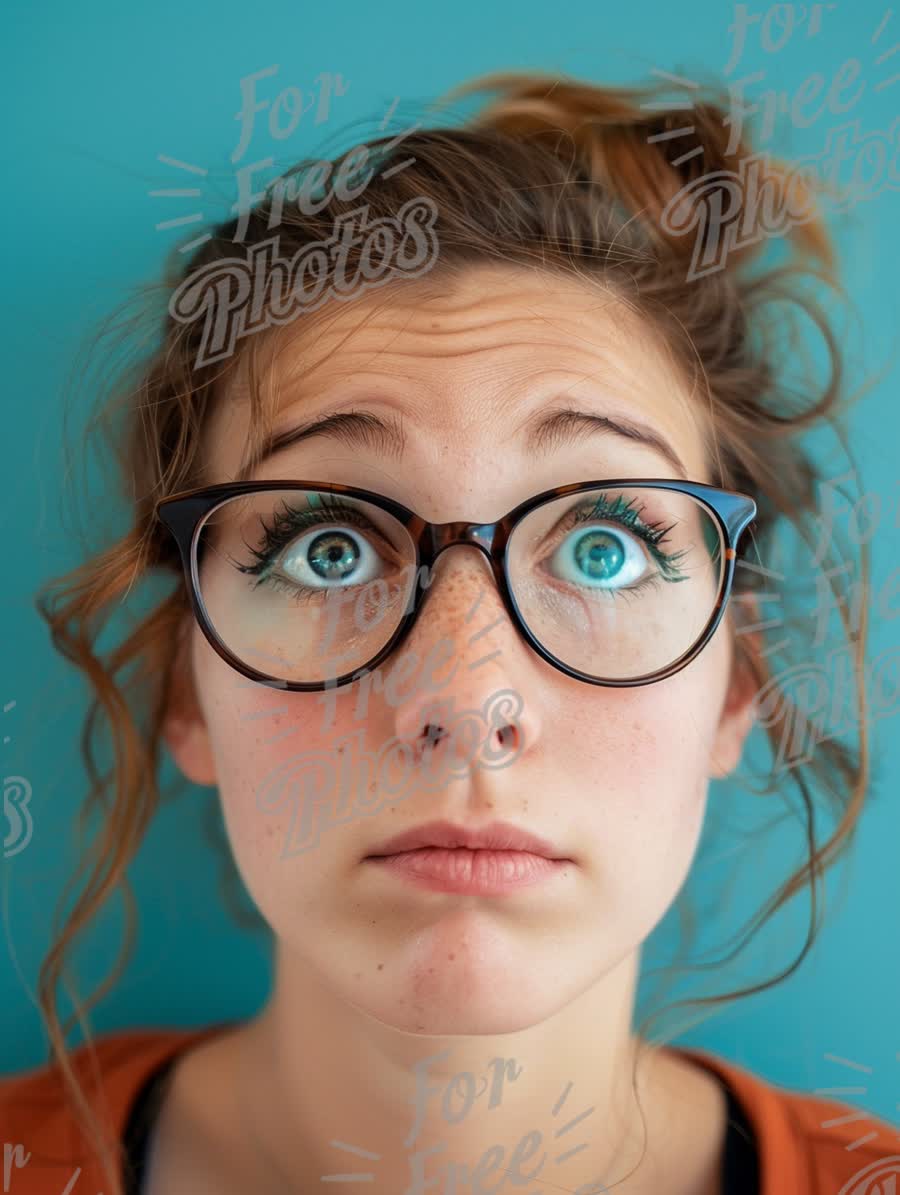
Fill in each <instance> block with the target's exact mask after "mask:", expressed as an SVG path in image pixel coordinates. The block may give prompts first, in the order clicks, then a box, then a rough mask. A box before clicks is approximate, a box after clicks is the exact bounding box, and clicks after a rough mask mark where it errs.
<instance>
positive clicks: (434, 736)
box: [425, 722, 447, 747]
mask: <svg viewBox="0 0 900 1195" xmlns="http://www.w3.org/2000/svg"><path fill="white" fill-rule="evenodd" d="M446 737H447V732H446V730H444V728H443V726H437V725H436V724H435V723H434V722H429V723H428V724H427V725H426V727H425V742H426V743H427V744H428V746H430V747H433V746H434V744H435V743H437V742H439V741H440V740H441V739H443V738H446Z"/></svg>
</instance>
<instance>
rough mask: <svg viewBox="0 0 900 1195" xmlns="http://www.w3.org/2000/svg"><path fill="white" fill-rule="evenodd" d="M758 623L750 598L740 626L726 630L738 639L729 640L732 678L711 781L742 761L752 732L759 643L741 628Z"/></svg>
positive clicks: (716, 741)
mask: <svg viewBox="0 0 900 1195" xmlns="http://www.w3.org/2000/svg"><path fill="white" fill-rule="evenodd" d="M732 609H733V607H732ZM729 613H731V612H730V611H729ZM758 622H759V609H758V604H757V602H756V599H755V598H753V597H749V598H748V599H746V606H745V607H744V608H743V610H742V614H741V619H740V623H739V625H738V626H737V627H735V628H734V629H731V628H729V630H730V633H731V634H732V635H734V631H735V630H736V631H738V632H739V635H738V637H737V638H735V639H733V640H732V649H731V678H730V680H729V684H728V691H727V693H726V694H725V701H724V703H723V705H722V712H721V716H720V718H719V725H718V728H717V730H716V735H715V739H714V741H713V746H712V749H711V751H710V755H709V763H710V770H709V776H710V779H711V780H724V779H725V777H726V776H730V775H731V773H732V772H733V771H734V770H735V768H736V767H737V766H738V764H739V763H740V761H741V756H742V755H743V753H744V745H745V743H746V741H747V736H748V735H749V733H750V731H751V730H752V729H753V723H754V721H755V718H756V696H757V679H756V676H755V675H754V671H753V668H752V667H751V666H750V662H749V661H750V659H752V658H753V653H755V652H756V651H757V650H758V648H759V647H760V642H759V634H758V632H746V631H743V628H744V627H749V626H750V625H751V624H753V623H758ZM729 623H733V618H730V619H729ZM738 640H739V641H740V642H739V645H738Z"/></svg>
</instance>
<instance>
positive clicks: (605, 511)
mask: <svg viewBox="0 0 900 1195" xmlns="http://www.w3.org/2000/svg"><path fill="white" fill-rule="evenodd" d="M319 501H320V505H319V506H317V507H316V508H315V509H311V510H302V511H301V510H295V509H293V508H292V507H290V506H288V505H287V504H285V508H284V510H283V511H282V512H281V513H280V514H278V515H277V517H276V518H275V520H274V522H272V523H266V522H265V520H263V519H262V518H261V519H260V524H261V526H262V531H263V536H264V538H263V543H262V546H261V547H259V548H254V547H251V546H250V545H249V544H248V545H247V548H248V550H249V551H250V553H251V554H252V555H253V557H254V558H255V561H256V562H255V563H254V564H252V565H244V564H239V563H238V562H237V561H235V562H234V565H235V568H237V569H238V571H239V572H242V573H247V574H248V575H250V576H257V577H259V581H258V584H260V585H262V584H269V585H271V586H272V587H273V588H274V589H282V590H285V591H287V592H289V593H292V594H293V595H294V597H295V598H296V600H297V601H299V602H303V601H311V600H312V599H313V598H315V597H317V596H319V595H320V594H321V593H323V592H324V589H316V588H314V587H311V586H309V587H308V586H304V585H301V584H300V583H299V582H297V581H290V582H288V581H285V580H283V579H282V578H280V577H277V576H272V577H269V576H266V575H265V574H266V570H267V569H269V568H270V567H271V566H272V562H273V561H274V559H275V557H276V556H277V555H278V553H279V552H281V551H282V550H283V549H284V548H285V547H287V546H288V544H290V543H291V542H292V541H293V540H294V539H295V538H296V536H297V535H298V533H299V532H301V531H307V530H309V528H311V527H318V526H320V525H322V524H330V523H337V522H340V523H344V524H347V523H349V524H350V525H351V526H354V527H358V528H359V529H360V530H362V531H365V532H366V533H367V534H368V535H371V534H372V533H374V534H375V535H376V536H377V537H378V538H379V539H380V540H381V542H382V544H386V545H388V546H389V547H393V545H390V544H389V543H388V541H387V540H386V539H385V537H384V536H383V535H382V534H381V532H379V531H378V529H377V528H376V527H374V526H373V524H372V523H371V521H370V520H369V519H367V518H366V517H365V515H363V514H361V513H360V511H358V510H357V509H356V508H355V507H352V506H348V505H347V504H346V503H345V502H343V501H342V500H341V499H340V498H336V499H335V498H330V497H329V496H328V495H326V494H321V495H320V498H319ZM633 503H634V499H632V500H631V501H629V502H624V503H623V502H622V499H621V497H617V498H616V499H615V501H614V502H613V503H608V502H607V500H606V498H605V497H603V496H601V497H600V498H598V499H596V500H595V501H594V502H593V503H589V504H586V505H582V506H575V507H572V509H571V510H569V511H568V512H567V513H566V514H565V515H564V516H563V517H562V519H561V520H560V521H559V523H557V525H556V527H555V528H554V529H553V532H552V534H553V537H554V541H553V542H554V545H555V544H556V543H557V542H558V541H559V540H561V539H563V538H564V536H565V535H566V534H567V533H568V532H569V531H571V530H572V529H573V528H574V527H576V526H577V525H578V524H579V523H583V522H591V521H593V520H595V519H599V518H602V519H608V520H612V521H613V522H616V523H618V524H619V525H620V526H622V527H624V528H625V530H626V531H629V532H632V533H633V534H635V535H637V536H638V537H639V538H640V539H641V540H642V541H643V542H644V543H645V544H646V546H647V548H648V550H649V551H650V554H651V556H652V557H653V559H654V560H655V561H656V563H657V565H658V566H659V568H660V570H661V571H662V572H663V573H664V574H668V575H667V576H666V577H665V580H667V581H683V580H685V576H684V574H682V573H679V571H678V570H677V569H676V568H675V567H674V565H675V561H676V560H679V559H680V558H681V557H682V556H683V555H684V554H685V553H684V552H683V551H682V552H675V553H666V552H663V551H661V550H660V545H661V544H664V543H666V542H667V534H668V532H669V531H671V529H672V527H673V526H674V524H670V525H669V526H668V527H663V525H662V524H661V523H656V522H652V521H650V520H644V519H642V518H641V513H642V511H643V509H644V508H643V507H641V510H640V511H637V510H634V509H633ZM394 550H395V551H396V549H394ZM658 582H659V577H658V576H654V577H646V578H644V580H643V581H641V582H640V583H639V584H637V585H632V586H630V587H627V588H623V589H617V590H616V589H609V590H599V591H598V592H608V593H610V594H613V595H614V596H621V595H623V594H625V593H628V592H629V590H630V591H631V592H636V591H638V590H640V589H643V588H644V587H645V586H647V585H654V584H658ZM355 588H360V589H362V588H365V585H364V584H363V585H359V586H354V585H346V586H343V587H342V590H343V591H347V592H352V590H353V589H355Z"/></svg>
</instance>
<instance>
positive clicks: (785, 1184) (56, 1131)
mask: <svg viewBox="0 0 900 1195" xmlns="http://www.w3.org/2000/svg"><path fill="white" fill-rule="evenodd" d="M231 1027H232V1026H231V1025H226V1024H221V1025H211V1026H207V1027H205V1028H203V1029H181V1030H173V1029H147V1030H134V1029H130V1030H123V1031H120V1032H117V1033H109V1034H104V1035H103V1036H100V1037H98V1038H97V1041H96V1050H97V1055H98V1059H99V1063H100V1071H101V1075H102V1080H103V1092H104V1097H105V1104H106V1109H107V1111H106V1116H107V1120H108V1123H109V1124H110V1125H111V1127H112V1128H113V1129H114V1131H115V1133H116V1134H117V1135H118V1137H119V1138H120V1139H121V1138H122V1136H123V1133H124V1130H125V1126H126V1124H127V1121H128V1115H129V1112H130V1110H131V1107H132V1104H133V1103H134V1100H135V1098H136V1096H137V1094H138V1091H139V1089H140V1088H141V1086H142V1084H143V1083H144V1082H145V1081H146V1079H147V1078H148V1077H149V1075H150V1074H151V1072H152V1071H153V1070H154V1069H155V1068H156V1067H157V1066H159V1065H161V1064H162V1063H163V1062H165V1061H167V1060H169V1059H171V1058H173V1057H174V1056H175V1055H176V1054H177V1053H178V1052H179V1051H181V1050H183V1049H187V1048H189V1047H190V1046H192V1045H194V1044H197V1043H199V1042H200V1041H201V1040H203V1039H204V1038H207V1037H210V1036H212V1035H214V1034H215V1033H218V1032H222V1031H224V1030H226V1029H228V1028H231ZM667 1048H669V1049H672V1050H673V1051H674V1052H675V1053H678V1054H681V1055H682V1056H683V1057H686V1058H688V1059H690V1060H692V1061H693V1062H695V1063H696V1064H699V1065H701V1066H704V1067H706V1068H707V1069H709V1070H711V1071H712V1072H713V1074H715V1075H716V1076H717V1077H718V1078H720V1079H721V1080H723V1081H724V1083H725V1084H726V1085H727V1086H728V1087H729V1088H730V1090H731V1092H732V1093H733V1095H734V1096H735V1098H736V1099H737V1101H738V1103H739V1104H740V1105H741V1106H742V1108H743V1109H744V1112H745V1114H746V1116H747V1119H748V1120H749V1122H750V1124H751V1125H752V1127H753V1129H754V1132H755V1134H756V1139H757V1147H758V1150H759V1167H760V1195H895V1193H896V1195H900V1129H897V1128H894V1127H892V1126H891V1125H889V1124H887V1123H886V1122H884V1121H880V1120H877V1119H876V1118H874V1117H872V1116H870V1115H869V1114H868V1113H865V1112H863V1111H862V1110H861V1109H858V1108H852V1107H850V1106H849V1105H847V1104H842V1103H837V1102H835V1101H832V1100H825V1099H820V1098H818V1097H815V1096H810V1095H806V1094H803V1093H800V1092H794V1091H790V1090H787V1089H785V1088H781V1087H779V1086H777V1085H775V1084H771V1083H769V1082H767V1081H765V1080H763V1079H760V1078H759V1077H757V1076H756V1075H754V1074H752V1073H751V1072H750V1071H747V1070H745V1069H744V1068H743V1067H739V1066H737V1065H736V1064H734V1063H732V1062H726V1061H725V1060H723V1059H721V1058H719V1057H717V1056H715V1055H712V1054H708V1053H706V1052H705V1051H701V1050H693V1049H685V1048H681V1047H678V1048H676V1047H667ZM71 1057H72V1060H73V1065H74V1066H75V1068H76V1071H77V1073H78V1074H79V1076H86V1075H87V1074H88V1073H89V1072H88V1070H87V1063H88V1058H87V1056H86V1051H85V1048H84V1046H83V1045H82V1046H79V1047H78V1048H76V1049H75V1050H74V1051H72V1054H71ZM62 1091H63V1088H62V1081H61V1079H59V1077H58V1076H57V1075H56V1074H55V1073H54V1072H53V1071H51V1070H50V1068H49V1067H46V1066H44V1067H39V1068H36V1069H34V1070H31V1071H27V1072H24V1073H22V1074H19V1075H14V1076H12V1077H10V1078H6V1079H3V1080H0V1143H2V1145H3V1147H4V1161H3V1165H4V1167H7V1168H8V1174H9V1178H8V1182H9V1185H8V1187H7V1186H5V1185H3V1184H0V1191H4V1192H5V1191H8V1192H9V1195H64V1193H65V1195H100V1193H101V1192H102V1191H103V1177H102V1173H101V1171H100V1170H99V1168H98V1167H97V1164H96V1162H93V1161H92V1160H91V1159H90V1157H89V1154H88V1150H87V1147H86V1145H85V1143H84V1141H83V1140H82V1139H81V1138H80V1134H79V1133H78V1130H77V1127H76V1122H75V1120H74V1118H73V1116H72V1114H71V1113H70V1112H69V1110H68V1106H67V1104H66V1103H65V1101H64V1099H63V1096H62ZM92 1107H93V1108H94V1110H96V1111H98V1112H99V1111H100V1101H99V1099H98V1098H96V1096H95V1097H93V1102H92ZM16 1146H21V1147H22V1148H21V1150H20V1151H18V1152H17V1151H16V1150H15V1147H16ZM19 1163H24V1164H23V1165H19ZM79 1167H80V1168H81V1169H80V1173H79V1174H78V1176H77V1178H76V1179H75V1181H74V1182H72V1179H73V1175H75V1173H76V1170H78V1168H79ZM4 1177H5V1176H4ZM68 1183H71V1186H70V1187H68V1188H67V1184H68Z"/></svg>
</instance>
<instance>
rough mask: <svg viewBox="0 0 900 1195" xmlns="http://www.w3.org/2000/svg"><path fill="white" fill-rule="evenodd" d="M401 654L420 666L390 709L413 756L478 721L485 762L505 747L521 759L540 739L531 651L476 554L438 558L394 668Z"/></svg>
mask: <svg viewBox="0 0 900 1195" xmlns="http://www.w3.org/2000/svg"><path fill="white" fill-rule="evenodd" d="M407 653H410V660H411V661H423V664H422V665H420V666H419V668H418V669H417V670H416V672H415V681H414V684H413V685H412V686H411V688H410V691H409V692H408V693H406V694H405V695H404V696H403V697H402V699H401V700H399V702H398V703H397V704H396V706H395V709H394V732H395V734H396V735H397V737H398V738H399V739H400V740H402V741H403V742H404V743H406V744H407V745H408V746H409V747H410V749H411V750H412V751H413V753H414V754H415V755H416V756H421V755H424V754H425V753H426V752H428V751H430V750H433V749H439V744H441V743H442V742H443V741H444V740H450V739H452V737H453V733H454V727H456V728H459V727H461V726H462V725H463V722H464V721H465V720H467V721H466V725H467V727H468V728H469V729H468V730H467V731H466V732H465V733H466V734H467V735H470V734H471V728H472V727H473V726H474V725H476V724H477V720H478V719H479V718H480V720H481V725H482V729H483V734H484V743H483V757H484V758H486V759H490V758H492V757H493V755H494V754H495V753H496V755H497V757H498V758H500V757H501V756H502V755H504V754H505V755H506V756H507V757H508V755H509V751H510V749H511V748H513V749H515V750H516V753H517V754H520V753H521V752H523V751H525V750H527V749H529V748H530V747H531V746H532V744H533V743H534V742H535V741H536V740H537V738H538V737H539V734H540V724H541V718H540V712H539V709H538V701H537V685H536V683H535V676H534V673H535V668H534V662H533V661H532V660H531V659H529V653H530V649H529V648H528V646H527V644H525V643H524V641H523V640H522V638H521V637H520V635H519V634H518V632H517V630H516V628H515V626H514V625H513V623H512V621H511V620H510V617H509V615H508V614H507V612H506V609H505V608H504V606H503V602H502V599H501V597H500V595H499V593H498V592H497V587H496V584H495V583H494V578H493V574H492V572H491V569H490V565H489V563H488V561H487V559H486V558H485V556H484V554H483V553H482V552H481V551H480V550H479V549H477V548H475V547H470V546H468V545H465V546H463V545H455V546H454V547H452V548H447V549H446V550H445V551H444V552H442V553H441V554H440V556H439V557H438V560H437V562H436V564H435V566H434V571H433V573H432V575H431V584H430V586H429V588H428V590H427V592H426V593H425V595H424V598H423V605H422V608H421V609H420V611H419V616H418V618H417V620H416V624H415V627H414V628H413V630H412V632H411V634H410V636H409V638H408V639H407V641H406V643H405V644H404V646H403V649H402V650H401V656H400V659H399V660H398V662H397V665H396V666H398V667H399V666H401V662H402V661H403V660H404V657H406V656H407ZM406 666H407V667H409V666H410V664H409V662H407V663H406ZM389 674H390V670H389ZM448 746H449V744H448ZM443 749H444V750H446V749H447V746H445V747H444V748H443Z"/></svg>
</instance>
